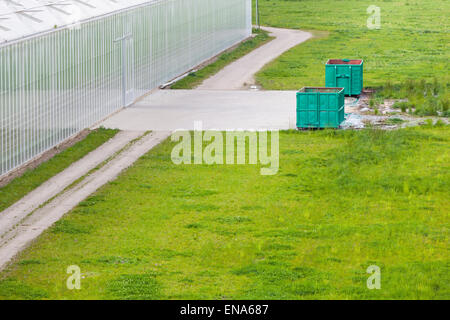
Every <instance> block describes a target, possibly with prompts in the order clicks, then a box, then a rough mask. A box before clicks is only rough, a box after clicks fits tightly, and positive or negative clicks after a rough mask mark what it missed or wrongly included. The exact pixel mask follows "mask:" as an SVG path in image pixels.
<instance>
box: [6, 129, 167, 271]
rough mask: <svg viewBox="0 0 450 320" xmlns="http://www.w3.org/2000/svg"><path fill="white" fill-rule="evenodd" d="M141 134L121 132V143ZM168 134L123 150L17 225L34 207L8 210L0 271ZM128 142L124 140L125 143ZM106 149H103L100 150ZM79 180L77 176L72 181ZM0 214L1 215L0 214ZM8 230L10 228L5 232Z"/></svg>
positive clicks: (147, 138)
mask: <svg viewBox="0 0 450 320" xmlns="http://www.w3.org/2000/svg"><path fill="white" fill-rule="evenodd" d="M142 134H143V132H141V133H124V134H123V135H122V137H123V140H121V141H126V140H127V139H125V138H124V137H125V136H127V137H129V138H130V137H133V136H134V137H136V138H138V137H139V136H142ZM169 134H170V133H169V132H157V133H150V134H147V135H145V136H143V137H142V138H140V139H139V140H137V141H135V142H134V143H132V144H131V145H129V146H128V147H127V148H125V149H124V150H123V151H122V152H120V153H119V154H118V155H117V156H116V157H114V158H113V159H112V160H111V161H109V162H108V163H107V164H105V165H104V166H103V167H102V168H100V169H99V170H97V171H95V172H94V173H92V174H90V175H88V176H87V177H86V178H84V179H83V180H82V181H81V182H79V183H78V184H76V185H75V186H73V187H72V188H70V189H68V190H66V191H64V192H63V193H61V194H60V195H57V196H56V197H55V198H54V199H52V200H50V202H48V203H47V204H45V205H44V206H42V207H40V208H38V209H36V210H34V211H33V212H32V213H31V214H30V215H28V216H26V217H22V219H21V220H20V222H19V223H14V222H16V221H17V219H19V215H20V214H22V213H23V212H25V211H24V209H25V208H28V209H31V208H32V207H33V206H34V205H33V204H32V202H33V201H30V203H29V204H28V206H25V205H23V206H18V207H17V208H18V209H21V210H19V211H18V213H17V217H15V216H14V215H13V214H12V212H13V211H10V214H9V218H5V219H3V220H2V222H1V223H0V225H1V227H2V232H1V234H0V270H1V269H3V268H4V267H5V266H6V265H7V263H8V262H9V261H10V260H11V259H12V258H13V257H14V256H15V255H17V254H18V253H19V252H20V251H21V250H23V249H24V248H26V247H27V246H28V245H29V243H30V242H31V241H32V240H34V239H35V238H36V237H38V236H39V235H40V234H41V233H42V232H43V231H44V230H46V229H47V228H48V227H50V226H51V225H52V224H53V223H55V222H56V221H58V220H59V219H61V217H62V216H63V215H64V214H66V213H67V212H69V211H70V210H72V209H73V208H74V207H75V206H76V205H77V204H78V203H79V202H81V201H83V200H84V199H85V198H87V197H88V196H89V195H90V194H92V193H94V192H95V191H96V190H97V189H98V188H100V187H101V186H103V185H104V184H106V183H108V182H109V181H112V180H114V179H115V178H116V177H117V176H118V175H119V174H120V173H121V172H122V171H123V170H124V169H126V168H128V167H129V166H131V165H132V164H133V163H134V162H135V161H136V160H137V159H139V158H140V157H141V156H143V155H144V154H145V153H147V152H148V151H149V150H150V149H151V148H153V147H154V146H156V145H157V144H159V143H160V142H161V141H163V140H164V139H166V138H167V137H168V136H169ZM122 137H120V136H119V137H118V138H119V139H122ZM129 142H130V141H129V140H128V141H127V143H129ZM114 147H116V146H114ZM106 149H107V148H103V150H106ZM113 149H115V148H113ZM92 162H94V161H92ZM66 170H67V169H66ZM65 174H69V173H65ZM79 177H80V176H77V177H76V178H79ZM33 203H34V202H33ZM41 203H43V202H41ZM0 215H2V214H1V213H0ZM12 223H14V225H12ZM8 227H10V228H9V229H8Z"/></svg>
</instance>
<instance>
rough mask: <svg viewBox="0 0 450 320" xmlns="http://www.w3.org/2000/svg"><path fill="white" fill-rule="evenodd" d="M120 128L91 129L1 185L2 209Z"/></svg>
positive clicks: (106, 139) (0, 207) (0, 202)
mask: <svg viewBox="0 0 450 320" xmlns="http://www.w3.org/2000/svg"><path fill="white" fill-rule="evenodd" d="M117 132H118V130H111V129H104V128H99V129H96V130H93V131H91V132H90V133H89V134H88V136H87V137H86V138H84V139H83V140H81V141H79V142H77V143H76V144H74V145H73V146H71V147H70V148H67V149H66V150H64V151H63V152H61V153H59V154H57V155H55V156H54V157H53V158H51V159H50V160H48V161H46V162H44V163H42V164H40V165H39V166H38V167H36V168H34V169H32V170H28V171H26V172H25V173H24V174H23V175H22V176H20V177H18V178H16V179H14V180H13V181H11V182H10V183H9V184H7V185H6V186H4V187H0V211H3V210H5V209H6V208H8V207H9V206H11V205H12V204H14V203H15V202H16V201H18V200H20V199H21V198H22V197H24V196H25V195H26V194H27V193H29V192H30V191H32V190H34V189H36V188H37V187H39V186H40V185H41V184H42V183H44V182H45V181H47V180H48V179H50V178H51V177H53V176H55V175H56V174H58V173H60V172H61V171H63V170H64V169H66V168H67V167H69V166H70V165H71V164H72V163H73V162H75V161H77V160H79V159H81V158H82V157H84V156H85V155H87V154H88V153H89V152H91V151H93V150H95V149H96V148H98V147H99V146H100V145H102V144H103V143H105V142H106V141H108V140H109V139H111V138H112V137H114V135H115V134H116V133H117Z"/></svg>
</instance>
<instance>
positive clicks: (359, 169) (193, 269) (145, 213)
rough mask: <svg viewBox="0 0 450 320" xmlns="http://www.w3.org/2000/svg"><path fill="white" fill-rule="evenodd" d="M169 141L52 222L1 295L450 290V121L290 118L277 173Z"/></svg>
mask: <svg viewBox="0 0 450 320" xmlns="http://www.w3.org/2000/svg"><path fill="white" fill-rule="evenodd" d="M174 145H175V144H174V143H172V142H170V141H165V142H163V143H162V144H161V145H159V146H157V147H156V148H154V149H153V150H151V151H150V152H149V153H148V154H146V155H145V156H144V157H142V158H141V159H140V160H138V162H137V163H136V164H135V165H134V166H133V167H132V168H130V169H128V170H127V171H126V172H124V173H123V174H121V176H120V177H119V178H118V179H117V180H116V181H114V182H111V183H110V184H108V185H106V186H104V187H103V188H101V189H100V190H99V191H98V192H97V193H96V194H94V195H92V196H91V197H89V198H88V199H87V200H86V201H84V202H82V203H81V204H80V205H79V206H78V207H77V208H76V209H74V210H73V211H72V212H71V213H69V214H68V215H66V216H65V217H64V218H63V219H62V220H61V221H60V222H58V223H57V224H56V225H55V226H54V227H52V228H51V229H49V230H48V231H47V232H45V233H44V234H43V236H41V237H40V238H39V240H38V241H36V242H35V243H34V244H33V245H32V246H31V247H30V248H28V249H27V250H25V251H24V252H23V253H22V254H21V255H20V256H19V258H18V259H17V261H16V262H15V263H14V264H12V265H11V266H10V267H8V268H7V269H6V270H5V271H4V272H2V273H1V274H0V278H1V280H0V299H33V298H37V299H41V298H42V299H46V298H50V299H336V298H342V299H448V298H450V287H449V283H450V278H449V272H448V266H449V262H450V261H449V255H448V236H449V234H448V230H449V220H448V208H449V206H450V201H449V198H448V194H449V191H450V188H449V187H450V186H449V184H450V165H449V164H450V151H449V150H450V148H449V146H450V128H449V127H448V126H440V127H433V126H426V127H418V128H411V129H401V130H398V131H378V130H369V129H367V130H363V131H334V130H324V131H310V132H297V131H286V132H282V133H280V171H279V173H278V174H277V175H274V176H262V175H260V167H259V166H258V165H175V164H173V162H172V161H171V151H172V149H173V147H174ZM70 265H78V266H79V267H80V268H81V272H82V280H81V290H72V291H71V290H68V289H67V287H66V280H67V277H68V276H69V275H68V274H67V273H66V270H67V267H68V266H70ZM371 265H377V266H379V267H380V268H381V279H382V280H381V281H382V282H381V290H368V289H367V287H366V281H367V278H368V277H369V274H367V273H366V270H367V268H368V267H369V266H371Z"/></svg>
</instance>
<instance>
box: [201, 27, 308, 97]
mask: <svg viewBox="0 0 450 320" xmlns="http://www.w3.org/2000/svg"><path fill="white" fill-rule="evenodd" d="M262 29H263V30H265V31H268V32H269V33H270V35H271V36H273V37H275V39H274V40H272V41H270V42H269V43H266V44H265V45H263V46H261V47H259V48H257V49H255V50H253V51H252V52H250V53H249V54H247V55H245V56H244V57H242V58H240V59H238V60H236V61H235V62H233V63H231V64H229V65H228V66H226V67H225V68H223V69H222V70H221V71H219V72H218V73H217V74H215V75H214V76H212V77H210V78H208V79H206V80H205V81H204V82H203V83H202V84H201V85H199V86H198V87H197V89H199V90H239V89H245V88H248V87H249V86H250V85H253V84H255V79H254V75H255V74H256V73H257V72H258V71H259V70H261V69H262V68H263V67H264V66H265V65H266V64H267V63H269V62H271V61H272V60H274V59H275V58H277V57H279V56H280V55H281V54H283V53H284V52H286V51H287V50H289V49H291V48H293V47H295V46H297V45H299V44H300V43H302V42H305V41H306V40H308V39H310V38H312V36H313V35H312V34H311V33H309V32H305V31H301V30H292V29H280V28H270V27H263V28H262Z"/></svg>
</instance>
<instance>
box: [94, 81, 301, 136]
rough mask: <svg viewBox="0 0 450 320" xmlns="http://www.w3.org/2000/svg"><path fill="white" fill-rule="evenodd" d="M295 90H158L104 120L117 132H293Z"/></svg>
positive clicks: (104, 124)
mask: <svg viewBox="0 0 450 320" xmlns="http://www.w3.org/2000/svg"><path fill="white" fill-rule="evenodd" d="M295 105H296V93H295V91H251V90H245V91H243V90H239V91H227V90H219V91H217V90H159V91H157V92H155V93H154V94H151V95H149V96H147V97H145V98H144V99H143V100H141V101H139V102H138V103H136V104H135V105H133V106H132V107H129V108H127V109H125V110H123V111H122V112H119V113H117V114H115V115H114V116H112V117H111V118H109V119H107V120H106V121H104V122H103V123H102V124H101V125H102V126H104V127H106V128H118V129H121V130H143V131H145V130H177V129H186V130H192V129H194V122H195V121H202V123H203V129H205V130H210V129H217V130H234V129H254V130H265V129H293V128H295V119H296V114H295Z"/></svg>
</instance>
